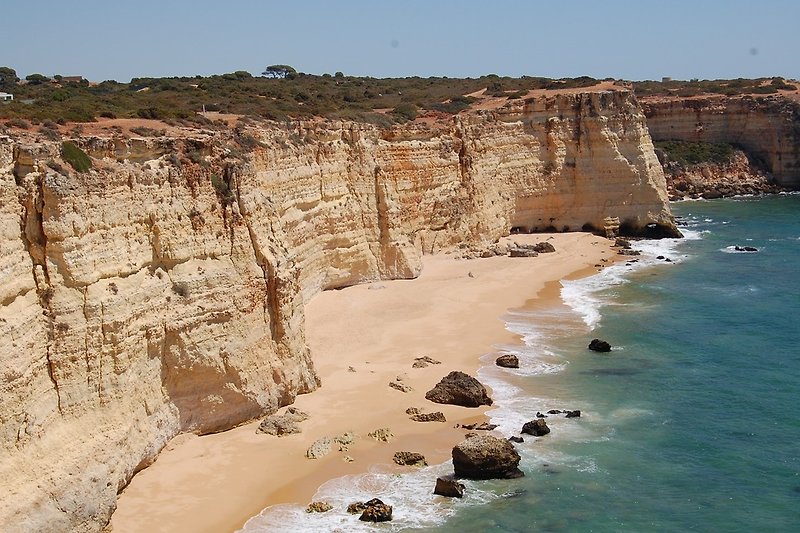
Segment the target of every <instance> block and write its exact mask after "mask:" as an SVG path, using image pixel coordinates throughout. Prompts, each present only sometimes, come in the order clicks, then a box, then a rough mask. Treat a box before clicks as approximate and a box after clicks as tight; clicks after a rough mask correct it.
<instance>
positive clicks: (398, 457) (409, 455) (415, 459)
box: [393, 452, 428, 466]
mask: <svg viewBox="0 0 800 533" xmlns="http://www.w3.org/2000/svg"><path fill="white" fill-rule="evenodd" d="M393 460H394V462H395V463H397V464H399V465H401V466H428V462H427V461H426V460H425V456H424V455H422V454H421V453H416V452H394V458H393Z"/></svg>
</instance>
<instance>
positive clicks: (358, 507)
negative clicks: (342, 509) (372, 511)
mask: <svg viewBox="0 0 800 533" xmlns="http://www.w3.org/2000/svg"><path fill="white" fill-rule="evenodd" d="M366 508H367V505H366V504H365V503H364V502H354V503H351V504H350V505H348V506H347V512H348V513H350V514H358V513H363V512H364V509H366Z"/></svg>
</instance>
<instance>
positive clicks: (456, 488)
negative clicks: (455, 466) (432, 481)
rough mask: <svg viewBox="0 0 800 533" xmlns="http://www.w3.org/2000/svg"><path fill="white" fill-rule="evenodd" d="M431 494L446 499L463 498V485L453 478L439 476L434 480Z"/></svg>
mask: <svg viewBox="0 0 800 533" xmlns="http://www.w3.org/2000/svg"><path fill="white" fill-rule="evenodd" d="M433 493H434V494H438V495H439V496H447V497H448V498H463V497H464V484H463V483H459V482H458V481H456V479H455V478H454V477H453V476H440V477H437V478H436V486H435V487H434V488H433Z"/></svg>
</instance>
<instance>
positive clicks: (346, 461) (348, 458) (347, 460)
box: [342, 455, 355, 463]
mask: <svg viewBox="0 0 800 533" xmlns="http://www.w3.org/2000/svg"><path fill="white" fill-rule="evenodd" d="M342 461H344V462H345V463H352V462H353V461H355V459H353V458H352V457H350V456H349V455H345V456H343V457H342Z"/></svg>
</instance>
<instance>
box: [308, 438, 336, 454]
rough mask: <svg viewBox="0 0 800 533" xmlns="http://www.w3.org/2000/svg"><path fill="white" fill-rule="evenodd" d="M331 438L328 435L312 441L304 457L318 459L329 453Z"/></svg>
mask: <svg viewBox="0 0 800 533" xmlns="http://www.w3.org/2000/svg"><path fill="white" fill-rule="evenodd" d="M331 446H332V444H331V438H330V437H322V438H321V439H317V440H315V441H314V443H313V444H312V445H311V446H310V447H309V448H308V450H306V457H308V458H309V459H319V458H320V457H323V456H325V455H328V454H329V453H331Z"/></svg>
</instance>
